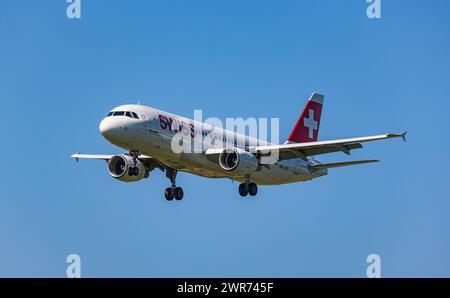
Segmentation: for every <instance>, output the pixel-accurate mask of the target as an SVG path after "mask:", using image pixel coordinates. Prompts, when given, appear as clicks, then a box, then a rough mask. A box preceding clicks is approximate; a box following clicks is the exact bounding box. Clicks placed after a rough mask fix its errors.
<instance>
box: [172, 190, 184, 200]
mask: <svg viewBox="0 0 450 298" xmlns="http://www.w3.org/2000/svg"><path fill="white" fill-rule="evenodd" d="M173 193H174V196H175V199H176V200H177V201H180V200H182V199H183V195H184V192H183V189H182V188H181V187H175V189H174V190H173Z"/></svg>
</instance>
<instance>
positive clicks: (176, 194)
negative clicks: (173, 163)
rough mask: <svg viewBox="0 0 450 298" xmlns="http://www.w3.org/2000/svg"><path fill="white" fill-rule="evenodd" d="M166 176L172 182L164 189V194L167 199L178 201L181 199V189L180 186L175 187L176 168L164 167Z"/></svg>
mask: <svg viewBox="0 0 450 298" xmlns="http://www.w3.org/2000/svg"><path fill="white" fill-rule="evenodd" d="M166 177H167V178H169V179H170V182H171V183H172V186H171V187H168V188H166V190H165V191H164V195H165V197H166V200H167V201H172V200H173V199H175V200H177V201H180V200H182V199H183V195H184V193H183V189H182V188H181V187H177V186H176V183H175V179H176V177H177V170H174V169H169V168H168V169H166Z"/></svg>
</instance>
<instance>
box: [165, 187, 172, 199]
mask: <svg viewBox="0 0 450 298" xmlns="http://www.w3.org/2000/svg"><path fill="white" fill-rule="evenodd" d="M164 195H165V196H166V200H167V201H172V200H173V198H174V192H173V189H172V187H168V188H166V191H165V192H164Z"/></svg>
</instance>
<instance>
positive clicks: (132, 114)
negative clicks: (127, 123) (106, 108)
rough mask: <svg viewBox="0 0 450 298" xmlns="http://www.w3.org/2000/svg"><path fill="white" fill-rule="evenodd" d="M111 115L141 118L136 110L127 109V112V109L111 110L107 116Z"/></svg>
mask: <svg viewBox="0 0 450 298" xmlns="http://www.w3.org/2000/svg"><path fill="white" fill-rule="evenodd" d="M110 116H127V117H130V118H136V119H139V116H138V115H137V114H136V113H135V112H128V111H126V112H125V111H113V112H109V113H108V115H107V116H106V117H110Z"/></svg>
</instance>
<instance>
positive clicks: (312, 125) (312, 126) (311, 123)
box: [303, 109, 318, 139]
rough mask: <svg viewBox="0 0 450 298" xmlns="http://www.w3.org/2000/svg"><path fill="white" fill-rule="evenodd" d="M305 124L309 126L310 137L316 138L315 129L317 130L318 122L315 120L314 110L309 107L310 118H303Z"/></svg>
mask: <svg viewBox="0 0 450 298" xmlns="http://www.w3.org/2000/svg"><path fill="white" fill-rule="evenodd" d="M303 124H304V125H305V126H306V127H308V128H309V131H308V137H309V138H310V139H312V138H314V131H315V130H317V124H318V122H317V121H316V120H314V110H313V109H309V118H306V117H305V118H303Z"/></svg>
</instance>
